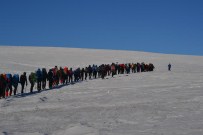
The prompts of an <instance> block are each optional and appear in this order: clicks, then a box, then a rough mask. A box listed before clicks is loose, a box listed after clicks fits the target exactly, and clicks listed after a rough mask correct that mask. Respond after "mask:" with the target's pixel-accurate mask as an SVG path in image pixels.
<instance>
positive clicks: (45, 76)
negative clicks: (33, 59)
mask: <svg viewBox="0 0 203 135" xmlns="http://www.w3.org/2000/svg"><path fill="white" fill-rule="evenodd" d="M46 84H47V70H46V68H42V89H43V90H44V89H46Z"/></svg>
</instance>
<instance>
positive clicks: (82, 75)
mask: <svg viewBox="0 0 203 135" xmlns="http://www.w3.org/2000/svg"><path fill="white" fill-rule="evenodd" d="M84 73H85V69H84V68H82V69H81V71H80V79H81V80H82V81H83V80H84Z"/></svg>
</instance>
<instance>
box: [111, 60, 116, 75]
mask: <svg viewBox="0 0 203 135" xmlns="http://www.w3.org/2000/svg"><path fill="white" fill-rule="evenodd" d="M111 74H112V77H113V76H114V75H115V74H116V67H115V64H114V63H112V64H111Z"/></svg>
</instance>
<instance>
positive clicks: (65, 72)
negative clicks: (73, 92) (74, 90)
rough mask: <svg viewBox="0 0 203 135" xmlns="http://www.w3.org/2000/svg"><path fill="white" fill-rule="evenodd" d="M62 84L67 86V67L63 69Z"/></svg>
mask: <svg viewBox="0 0 203 135" xmlns="http://www.w3.org/2000/svg"><path fill="white" fill-rule="evenodd" d="M63 71H64V83H66V84H68V72H69V71H68V67H64V69H63Z"/></svg>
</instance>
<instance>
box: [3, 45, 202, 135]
mask: <svg viewBox="0 0 203 135" xmlns="http://www.w3.org/2000/svg"><path fill="white" fill-rule="evenodd" d="M112 62H119V63H132V62H134V63H135V62H145V63H150V62H151V63H153V64H154V65H155V67H156V68H155V71H154V72H145V73H135V74H129V75H128V76H127V75H126V74H124V75H117V76H115V77H114V78H112V77H107V78H106V79H104V80H102V79H93V80H87V81H83V82H79V83H76V84H74V85H68V86H61V87H59V88H56V89H52V90H45V91H42V92H40V93H38V92H35V93H34V94H24V95H20V94H19V95H17V96H12V97H9V98H7V99H1V100H0V135H203V57H201V56H186V55H185V56H184V55H166V54H156V53H146V52H136V51H114V50H94V49H73V48H54V47H53V48H52V47H5V46H1V47H0V73H8V72H10V73H20V74H21V73H23V72H24V71H26V72H28V73H29V72H31V71H35V70H37V68H42V67H46V68H48V69H49V68H51V67H54V66H55V65H57V66H68V67H73V68H77V67H85V66H87V65H92V64H98V65H100V64H103V63H104V64H110V63H112ZM169 62H170V63H171V64H172V71H171V72H169V71H167V65H168V63H169ZM18 91H20V86H19V89H18ZM26 91H27V92H28V91H29V88H28V87H27V88H26ZM35 91H36V90H35Z"/></svg>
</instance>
